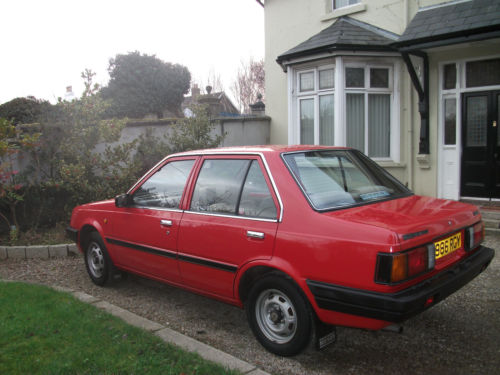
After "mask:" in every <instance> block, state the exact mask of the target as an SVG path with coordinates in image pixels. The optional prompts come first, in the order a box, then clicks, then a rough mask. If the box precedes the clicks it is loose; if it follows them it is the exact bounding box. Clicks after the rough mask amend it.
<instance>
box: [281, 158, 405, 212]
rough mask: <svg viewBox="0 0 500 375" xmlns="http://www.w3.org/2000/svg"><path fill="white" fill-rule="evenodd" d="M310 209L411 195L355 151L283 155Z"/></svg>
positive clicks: (373, 163) (388, 175)
mask: <svg viewBox="0 0 500 375" xmlns="http://www.w3.org/2000/svg"><path fill="white" fill-rule="evenodd" d="M283 158H284V160H285V162H286V164H287V166H288V168H289V170H290V171H291V173H292V175H293V176H294V177H295V180H296V181H297V182H298V184H299V186H300V188H301V189H302V191H303V192H304V194H305V195H306V197H307V198H308V200H309V202H310V203H311V205H312V206H313V208H314V209H316V210H319V211H322V210H331V209H337V208H345V207H350V206H356V205H360V204H366V203H371V202H378V201H382V200H388V199H393V198H398V197H402V196H407V195H410V194H412V193H411V191H410V190H408V189H407V188H406V187H405V186H404V185H403V184H401V183H400V182H399V181H398V180H396V179H395V178H394V177H393V176H391V175H390V174H389V173H388V172H387V171H385V170H384V169H382V168H381V167H379V166H378V165H377V164H376V163H375V162H373V161H372V160H371V159H369V158H368V157H366V156H365V155H363V154H362V153H361V152H359V151H356V150H320V151H307V152H296V153H288V154H283Z"/></svg>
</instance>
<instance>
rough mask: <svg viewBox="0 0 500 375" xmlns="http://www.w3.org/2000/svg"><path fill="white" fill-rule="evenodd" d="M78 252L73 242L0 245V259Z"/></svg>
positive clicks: (42, 256) (49, 256) (45, 257)
mask: <svg viewBox="0 0 500 375" xmlns="http://www.w3.org/2000/svg"><path fill="white" fill-rule="evenodd" d="M79 254H80V252H79V251H78V248H77V247H76V244H74V243H68V244H61V245H37V246H0V260H2V259H34V258H41V259H48V258H58V257H65V256H68V255H79Z"/></svg>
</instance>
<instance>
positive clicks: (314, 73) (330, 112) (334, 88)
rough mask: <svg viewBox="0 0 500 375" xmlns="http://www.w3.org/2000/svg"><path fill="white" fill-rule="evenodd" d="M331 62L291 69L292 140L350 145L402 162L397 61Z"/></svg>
mask: <svg viewBox="0 0 500 375" xmlns="http://www.w3.org/2000/svg"><path fill="white" fill-rule="evenodd" d="M329 61H330V64H321V63H318V64H317V65H315V66H311V65H307V66H304V68H300V67H299V68H294V69H293V70H292V69H290V70H289V74H290V77H292V78H293V79H292V80H291V81H290V82H291V83H292V87H291V93H290V100H291V112H290V116H291V118H290V120H291V121H290V129H289V130H290V134H291V136H290V139H289V142H290V143H300V144H317V145H328V146H347V147H352V148H355V149H358V150H360V151H362V152H364V153H365V154H366V155H368V156H370V157H372V158H375V159H379V160H387V161H394V162H399V143H400V142H399V121H398V119H399V90H395V87H397V84H395V82H398V74H399V73H397V72H398V70H399V69H397V67H398V66H399V65H398V64H399V62H398V61H397V59H394V58H385V59H380V61H379V60H377V59H374V58H370V59H368V58H367V59H366V61H363V59H362V58H361V59H356V60H355V59H353V58H352V57H342V56H337V57H335V58H334V59H330V60H329ZM332 61H334V62H335V63H334V64H331V62H332Z"/></svg>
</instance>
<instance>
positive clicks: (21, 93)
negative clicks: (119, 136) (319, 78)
mask: <svg viewBox="0 0 500 375" xmlns="http://www.w3.org/2000/svg"><path fill="white" fill-rule="evenodd" d="M0 15H1V18H2V21H1V22H0V38H1V44H0V46H1V47H0V48H1V53H0V104H2V103H5V102H7V101H9V100H12V99H14V98H16V97H25V96H28V95H32V96H35V97H36V98H38V99H45V100H49V101H50V102H52V103H55V102H56V101H57V98H58V97H62V98H64V96H65V91H66V86H72V87H73V92H74V94H75V95H76V96H80V95H81V93H82V91H83V81H82V79H81V77H80V75H81V72H82V71H84V70H85V69H87V68H88V69H91V70H92V71H94V72H95V73H96V78H95V81H96V82H97V83H99V84H101V85H105V84H106V83H107V81H108V79H109V75H108V71H107V68H108V65H109V59H110V58H112V57H114V56H116V55H117V54H126V53H128V52H132V51H139V52H141V53H145V54H148V55H153V54H154V55H156V56H157V57H158V58H160V59H162V60H163V61H165V62H171V63H178V64H182V65H184V66H186V67H187V68H188V69H189V71H190V72H191V76H192V79H194V80H195V81H200V82H202V83H205V82H206V80H207V78H208V76H209V75H210V74H211V72H212V73H213V72H215V74H218V75H220V77H221V79H222V81H223V84H224V88H225V90H226V92H228V93H230V85H231V82H232V81H233V80H234V78H235V77H236V73H237V69H238V67H239V66H240V64H241V62H242V61H248V59H249V58H250V57H253V58H254V59H261V58H263V57H264V9H263V8H262V7H261V6H260V5H259V4H258V3H257V2H256V1H255V0H177V1H175V0H135V1H130V0H98V1H96V0H43V1H40V0H2V1H1V2H0Z"/></svg>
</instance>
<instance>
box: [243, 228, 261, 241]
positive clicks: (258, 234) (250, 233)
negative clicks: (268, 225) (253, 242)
mask: <svg viewBox="0 0 500 375" xmlns="http://www.w3.org/2000/svg"><path fill="white" fill-rule="evenodd" d="M247 237H250V238H257V239H259V240H263V239H264V237H265V234H264V233H262V232H254V231H253V230H247Z"/></svg>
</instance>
